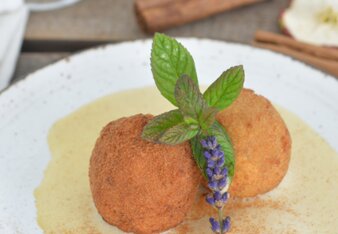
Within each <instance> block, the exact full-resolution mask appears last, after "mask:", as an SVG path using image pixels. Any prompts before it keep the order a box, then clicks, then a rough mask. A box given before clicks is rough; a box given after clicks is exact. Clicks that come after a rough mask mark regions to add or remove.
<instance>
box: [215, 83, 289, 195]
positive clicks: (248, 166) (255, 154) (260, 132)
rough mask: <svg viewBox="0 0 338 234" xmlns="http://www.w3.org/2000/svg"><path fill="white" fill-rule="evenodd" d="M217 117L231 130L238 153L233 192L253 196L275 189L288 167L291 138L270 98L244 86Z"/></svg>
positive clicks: (232, 186) (231, 190)
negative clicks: (235, 98) (233, 100)
mask: <svg viewBox="0 0 338 234" xmlns="http://www.w3.org/2000/svg"><path fill="white" fill-rule="evenodd" d="M217 119H218V121H219V122H220V123H221V124H222V125H223V126H224V127H225V129H226V130H227V132H228V134H229V137H230V139H231V141H232V144H233V146H234V150H235V154H236V165H235V175H234V178H233V182H232V184H231V186H230V194H231V195H232V196H236V197H252V196H256V195H258V194H262V193H266V192H268V191H270V190H272V189H273V188H275V187H276V186H277V185H278V184H279V183H280V182H281V180H282V179H283V177H284V176H285V174H286V172H287V169H288V165H289V161H290V154H291V138H290V135H289V132H288V129H287V127H286V125H285V123H284V121H283V119H282V118H281V116H280V115H279V113H278V112H277V110H276V109H275V108H274V107H273V106H272V104H271V103H270V101H269V100H267V99H266V98H264V97H262V96H259V95H256V94H255V93H254V92H253V91H252V90H247V89H244V90H243V91H242V92H241V94H240V96H239V97H238V99H237V100H236V101H235V102H234V103H233V104H232V105H231V106H230V107H229V108H227V109H225V110H224V111H222V112H220V113H219V114H218V115H217Z"/></svg>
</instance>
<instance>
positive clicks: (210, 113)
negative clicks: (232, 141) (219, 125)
mask: <svg viewBox="0 0 338 234" xmlns="http://www.w3.org/2000/svg"><path fill="white" fill-rule="evenodd" d="M217 112H218V110H217V109H216V108H214V107H209V106H208V105H207V104H205V105H204V108H203V112H202V114H201V116H200V118H199V123H200V126H201V128H202V129H203V130H207V129H208V128H209V127H210V126H211V125H212V124H213V123H214V122H215V121H216V114H217Z"/></svg>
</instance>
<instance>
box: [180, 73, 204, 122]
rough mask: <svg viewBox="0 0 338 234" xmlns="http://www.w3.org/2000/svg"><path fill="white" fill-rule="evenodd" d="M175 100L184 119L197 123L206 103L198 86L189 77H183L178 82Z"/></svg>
mask: <svg viewBox="0 0 338 234" xmlns="http://www.w3.org/2000/svg"><path fill="white" fill-rule="evenodd" d="M175 99H176V102H177V106H178V108H179V110H180V111H181V112H182V114H183V117H184V119H189V120H190V119H193V120H195V121H196V122H197V121H198V119H199V117H200V115H201V114H202V111H203V107H204V102H205V101H204V100H203V96H202V94H201V92H200V90H199V88H198V86H197V85H196V84H195V83H194V81H193V80H192V79H191V78H190V77H189V76H187V75H182V76H181V77H180V78H179V79H178V80H177V82H176V86H175Z"/></svg>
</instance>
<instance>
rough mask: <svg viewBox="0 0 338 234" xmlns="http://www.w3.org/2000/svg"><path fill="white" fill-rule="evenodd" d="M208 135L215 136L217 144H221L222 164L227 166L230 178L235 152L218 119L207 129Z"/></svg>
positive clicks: (232, 173) (232, 172)
mask: <svg viewBox="0 0 338 234" xmlns="http://www.w3.org/2000/svg"><path fill="white" fill-rule="evenodd" d="M209 135H211V136H215V137H216V139H217V142H218V144H220V145H221V148H222V150H223V152H224V155H225V163H224V165H225V167H226V168H228V173H229V176H230V177H231V178H232V177H233V175H234V170H235V154H234V150H233V147H232V144H231V141H230V138H229V136H228V134H227V132H226V131H225V129H224V128H223V126H222V125H221V124H220V123H219V122H218V121H215V122H214V124H213V125H212V126H211V128H210V129H209Z"/></svg>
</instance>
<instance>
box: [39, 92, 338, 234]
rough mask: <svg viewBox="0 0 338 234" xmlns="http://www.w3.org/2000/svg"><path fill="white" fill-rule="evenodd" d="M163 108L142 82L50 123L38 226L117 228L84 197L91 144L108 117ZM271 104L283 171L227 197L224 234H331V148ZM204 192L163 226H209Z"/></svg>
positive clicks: (96, 232) (336, 173) (99, 232)
mask: <svg viewBox="0 0 338 234" xmlns="http://www.w3.org/2000/svg"><path fill="white" fill-rule="evenodd" d="M171 109H173V107H172V105H171V104H170V103H169V102H168V101H166V100H165V99H164V98H162V97H161V95H160V94H159V93H158V91H157V90H156V89H155V88H143V89H137V90H130V91H125V92H120V93H115V94H112V95H110V96H106V97H103V98H101V99H98V100H96V101H94V102H92V103H90V104H88V105H86V106H84V107H82V108H80V109H79V110H77V111H75V112H74V113H72V114H70V115H68V116H66V117H65V118H63V119H61V120H59V121H58V122H56V123H55V124H54V126H53V127H52V128H51V130H50V132H49V137H48V143H49V147H50V151H51V155H52V158H51V161H50V163H49V165H48V167H47V169H46V171H45V175H44V178H43V180H42V182H41V184H40V185H39V187H38V188H37V189H36V191H35V198H36V206H37V211H38V214H37V219H38V223H39V225H40V227H41V228H42V230H43V231H44V233H47V234H52V233H67V234H77V233H82V234H110V233H112V234H113V233H123V232H122V231H120V230H119V229H118V228H116V227H113V226H111V225H109V224H107V223H106V222H104V221H103V220H102V218H101V216H100V215H99V214H98V212H97V211H96V208H95V206H94V203H93V201H92V196H91V192H90V187H89V178H88V167H89V159H90V156H91V151H92V149H93V147H94V144H95V141H96V139H97V137H98V136H99V133H100V131H101V129H102V128H103V127H104V126H105V125H106V124H107V123H108V122H110V121H112V120H115V119H118V118H120V117H123V116H130V115H134V114H137V113H152V114H155V115H156V114H160V113H163V112H165V111H168V110H171ZM277 109H278V111H279V112H280V113H281V115H282V117H283V119H284V121H285V122H286V124H287V126H288V128H289V131H290V134H291V137H292V141H293V143H292V156H291V161H290V166H289V170H288V172H287V175H286V176H285V178H284V179H283V181H282V182H281V184H280V185H279V186H278V187H277V188H275V189H274V190H273V191H271V192H269V193H267V194H264V195H261V196H258V197H255V198H250V199H248V198H247V199H233V200H231V201H230V202H229V203H228V204H227V207H226V208H225V213H226V214H227V215H229V216H231V218H232V231H231V232H230V233H243V234H247V233H262V234H263V233H264V234H266V233H286V234H287V233H336V232H337V230H338V221H337V211H338V185H337V181H338V154H337V153H336V152H335V151H334V150H333V149H332V148H331V147H330V146H329V145H328V144H327V143H326V142H325V141H324V140H323V139H322V138H321V137H320V136H319V135H318V134H317V133H316V132H314V131H313V130H312V129H311V128H310V127H309V126H308V125H307V124H306V123H304V122H303V121H302V120H301V119H299V118H298V117H297V116H295V115H294V114H292V113H290V112H288V111H287V110H285V109H283V108H277ZM204 192H205V191H204V190H203V188H201V189H200V193H199V196H198V197H197V198H196V202H195V204H194V207H193V209H192V210H191V211H190V213H189V214H188V217H187V219H186V221H184V222H183V223H182V224H181V225H179V226H178V227H176V228H175V229H172V230H169V231H167V233H170V234H171V233H172V234H174V233H199V234H201V233H210V227H209V223H208V218H209V216H210V215H211V214H213V215H215V211H214V210H212V208H210V206H208V205H207V204H206V203H205V201H204V197H203V194H204ZM135 212H137V211H135Z"/></svg>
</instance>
